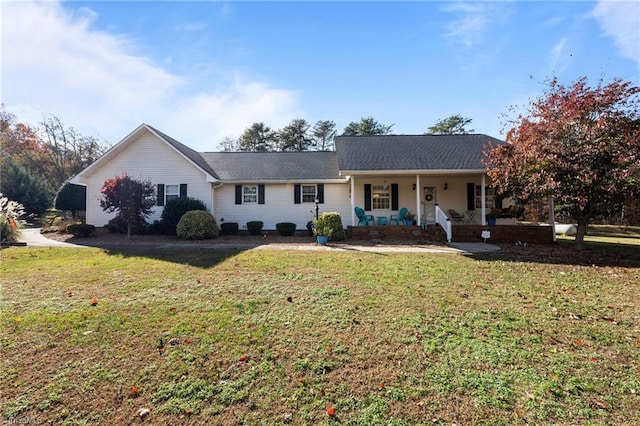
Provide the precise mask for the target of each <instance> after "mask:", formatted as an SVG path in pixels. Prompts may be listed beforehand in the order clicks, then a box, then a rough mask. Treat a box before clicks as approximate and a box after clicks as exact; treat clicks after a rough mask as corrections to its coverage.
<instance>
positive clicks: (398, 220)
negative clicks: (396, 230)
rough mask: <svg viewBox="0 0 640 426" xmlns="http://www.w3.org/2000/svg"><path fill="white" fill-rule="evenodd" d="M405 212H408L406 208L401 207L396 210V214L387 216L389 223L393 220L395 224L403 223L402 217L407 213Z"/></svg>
mask: <svg viewBox="0 0 640 426" xmlns="http://www.w3.org/2000/svg"><path fill="white" fill-rule="evenodd" d="M407 213H409V209H408V208H406V207H403V208H401V209H400V211H399V212H398V215H391V217H390V218H389V225H391V224H392V223H393V222H395V223H396V224H397V225H402V224H403V223H404V217H405V216H406V215H407Z"/></svg>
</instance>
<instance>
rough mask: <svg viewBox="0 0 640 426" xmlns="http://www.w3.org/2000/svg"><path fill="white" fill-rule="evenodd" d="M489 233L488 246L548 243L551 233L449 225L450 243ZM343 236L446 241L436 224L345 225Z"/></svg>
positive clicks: (475, 239) (532, 228)
mask: <svg viewBox="0 0 640 426" xmlns="http://www.w3.org/2000/svg"><path fill="white" fill-rule="evenodd" d="M483 230H487V231H489V232H490V233H491V237H490V238H489V239H488V240H487V242H488V243H515V242H516V241H520V242H522V243H528V244H551V243H552V242H553V234H552V233H551V232H552V231H551V227H550V226H545V225H542V226H537V225H496V226H480V225H469V226H455V225H454V226H453V230H452V232H451V234H452V238H451V239H452V242H458V243H462V242H482V241H483V239H482V231H483ZM347 237H348V238H349V239H353V240H365V241H366V240H381V241H412V240H413V241H415V242H424V241H433V242H438V243H444V242H446V241H447V237H446V234H445V232H444V230H443V229H442V228H441V227H440V226H438V225H429V226H427V229H422V228H421V227H419V226H402V225H401V226H394V225H388V226H348V227H347Z"/></svg>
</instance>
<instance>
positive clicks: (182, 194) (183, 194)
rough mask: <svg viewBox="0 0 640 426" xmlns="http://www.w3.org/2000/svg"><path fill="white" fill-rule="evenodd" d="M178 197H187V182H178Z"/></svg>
mask: <svg viewBox="0 0 640 426" xmlns="http://www.w3.org/2000/svg"><path fill="white" fill-rule="evenodd" d="M180 198H187V184H186V183H181V184H180Z"/></svg>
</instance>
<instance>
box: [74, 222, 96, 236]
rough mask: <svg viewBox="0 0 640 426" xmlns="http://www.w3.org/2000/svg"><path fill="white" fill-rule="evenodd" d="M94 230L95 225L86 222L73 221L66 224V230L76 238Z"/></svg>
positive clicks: (89, 234) (88, 234)
mask: <svg viewBox="0 0 640 426" xmlns="http://www.w3.org/2000/svg"><path fill="white" fill-rule="evenodd" d="M95 230H96V227H95V226H93V225H87V224H86V223H74V224H71V225H68V226H67V232H68V233H69V234H73V236H74V237H78V238H85V237H89V236H91V234H93V232H94V231H95Z"/></svg>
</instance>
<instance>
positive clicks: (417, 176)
mask: <svg viewBox="0 0 640 426" xmlns="http://www.w3.org/2000/svg"><path fill="white" fill-rule="evenodd" d="M420 193H421V190H420V175H416V218H417V219H418V221H417V222H416V223H417V224H418V226H422V211H420V200H421V197H420Z"/></svg>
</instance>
